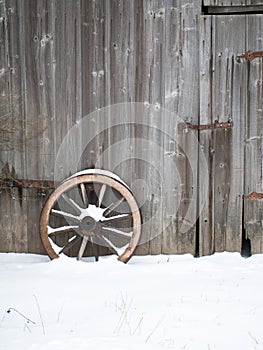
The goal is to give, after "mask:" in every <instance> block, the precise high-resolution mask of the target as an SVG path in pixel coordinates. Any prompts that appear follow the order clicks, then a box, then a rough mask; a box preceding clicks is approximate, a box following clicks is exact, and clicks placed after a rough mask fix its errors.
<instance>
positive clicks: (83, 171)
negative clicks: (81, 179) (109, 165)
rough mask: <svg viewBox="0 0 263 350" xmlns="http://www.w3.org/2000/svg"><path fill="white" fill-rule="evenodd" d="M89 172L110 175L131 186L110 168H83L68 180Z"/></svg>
mask: <svg viewBox="0 0 263 350" xmlns="http://www.w3.org/2000/svg"><path fill="white" fill-rule="evenodd" d="M87 174H95V175H104V176H108V177H111V178H112V179H114V180H116V181H118V182H120V183H122V184H123V185H124V186H126V187H127V188H129V186H128V185H127V184H126V183H125V182H124V181H123V180H122V179H121V178H120V177H119V176H118V175H116V174H115V173H113V172H111V171H109V170H104V169H85V170H81V171H79V172H77V173H75V174H73V175H71V176H70V177H68V178H67V179H66V180H64V181H67V180H69V179H72V178H73V177H75V176H81V175H87Z"/></svg>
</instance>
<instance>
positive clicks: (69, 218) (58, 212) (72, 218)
mask: <svg viewBox="0 0 263 350" xmlns="http://www.w3.org/2000/svg"><path fill="white" fill-rule="evenodd" d="M51 214H52V215H55V216H59V217H61V218H65V219H66V220H67V221H69V222H73V223H75V224H79V223H80V220H79V218H78V217H77V216H75V215H72V214H70V213H67V212H65V211H62V210H57V209H52V210H51Z"/></svg>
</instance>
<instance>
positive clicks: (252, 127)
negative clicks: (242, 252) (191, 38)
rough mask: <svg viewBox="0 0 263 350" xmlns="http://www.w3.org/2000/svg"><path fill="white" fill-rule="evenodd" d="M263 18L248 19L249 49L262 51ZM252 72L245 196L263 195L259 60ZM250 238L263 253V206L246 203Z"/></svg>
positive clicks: (250, 66)
mask: <svg viewBox="0 0 263 350" xmlns="http://www.w3.org/2000/svg"><path fill="white" fill-rule="evenodd" d="M262 32H263V15H253V16H247V19H246V49H247V50H253V51H261V50H262V49H263V45H262ZM245 64H246V65H247V69H248V85H247V86H248V102H247V118H246V138H245V152H246V153H245V194H248V193H251V192H253V191H255V192H259V193H262V192H263V180H262V179H263V166H262V164H263V153H262V152H263V151H262V150H263V148H262V145H263V118H262V116H263V114H262V113H263V112H262V96H263V92H262V81H263V62H262V59H260V58H258V59H255V60H253V61H251V62H246V63H245ZM244 225H245V230H246V237H247V238H248V239H250V241H251V253H252V254H253V253H262V252H263V236H262V232H263V202H262V200H256V201H252V200H249V199H244Z"/></svg>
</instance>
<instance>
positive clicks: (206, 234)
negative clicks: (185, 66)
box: [199, 16, 215, 256]
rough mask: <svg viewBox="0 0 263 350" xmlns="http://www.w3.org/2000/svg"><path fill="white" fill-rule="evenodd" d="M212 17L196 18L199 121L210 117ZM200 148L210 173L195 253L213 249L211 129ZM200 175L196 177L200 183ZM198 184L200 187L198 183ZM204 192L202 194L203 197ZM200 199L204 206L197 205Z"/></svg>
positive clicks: (205, 133) (202, 137)
mask: <svg viewBox="0 0 263 350" xmlns="http://www.w3.org/2000/svg"><path fill="white" fill-rule="evenodd" d="M212 30H213V26H212V17H211V16H202V17H201V20H200V124H203V125H205V124H211V123H213V119H212V103H211V102H212V75H213V72H212V65H211V60H212V34H213V33H212ZM199 141H200V145H201V149H200V151H201V152H203V154H204V155H205V158H206V161H207V166H208V171H209V174H210V177H209V183H208V184H207V187H208V188H207V193H206V195H205V193H204V192H199V208H200V210H201V213H200V217H199V255H200V256H203V255H209V254H212V253H214V251H215V247H214V244H215V242H214V222H213V220H214V215H213V210H214V205H213V204H214V203H213V198H212V193H213V175H214V174H213V173H212V171H213V161H214V150H213V144H212V143H213V139H212V132H210V131H205V132H200V135H199ZM202 181H203V180H202V178H199V182H200V184H201V182H202ZM199 188H200V187H199ZM204 195H205V197H204ZM202 202H204V207H203V208H201V206H202V204H201V203H202Z"/></svg>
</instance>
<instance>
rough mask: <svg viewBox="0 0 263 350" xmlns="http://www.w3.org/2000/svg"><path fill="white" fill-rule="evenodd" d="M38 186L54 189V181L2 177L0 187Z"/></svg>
mask: <svg viewBox="0 0 263 350" xmlns="http://www.w3.org/2000/svg"><path fill="white" fill-rule="evenodd" d="M15 187H16V188H37V189H48V188H51V189H54V188H55V185H54V181H42V180H18V179H13V178H9V179H0V189H3V188H15Z"/></svg>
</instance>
